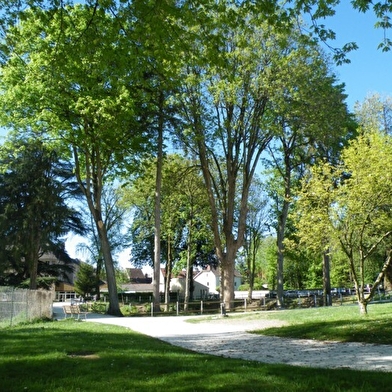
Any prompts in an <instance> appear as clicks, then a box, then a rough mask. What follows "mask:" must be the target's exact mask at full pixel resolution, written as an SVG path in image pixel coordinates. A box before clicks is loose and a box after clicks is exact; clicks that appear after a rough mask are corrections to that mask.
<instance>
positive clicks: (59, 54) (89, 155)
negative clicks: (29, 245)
mask: <svg viewBox="0 0 392 392" xmlns="http://www.w3.org/2000/svg"><path fill="white" fill-rule="evenodd" d="M127 27H129V26H125V25H124V24H122V23H120V20H119V19H118V18H113V17H111V16H109V15H108V14H106V13H105V10H104V9H102V8H100V7H99V4H98V3H96V4H95V5H94V6H89V5H79V6H75V7H74V8H66V9H59V10H57V9H55V10H51V11H48V12H41V11H40V10H39V9H30V10H27V11H26V12H25V13H24V15H23V18H22V20H21V22H20V23H19V24H17V25H15V26H13V27H11V28H10V29H9V30H8V31H7V44H8V53H6V54H7V61H6V63H5V64H4V65H3V67H2V70H1V76H2V78H1V90H2V92H3V93H2V95H1V107H2V116H1V120H2V124H3V125H6V126H8V127H14V128H17V129H20V130H25V129H32V130H34V131H35V132H37V133H46V134H49V135H50V136H51V137H54V138H55V139H57V140H58V141H60V143H58V145H60V144H62V145H63V146H64V148H65V149H67V148H68V147H70V150H71V153H72V161H73V164H74V171H75V175H76V178H77V180H78V182H79V185H80V188H81V190H82V191H83V193H84V195H85V198H86V201H87V204H88V207H89V210H90V213H91V214H92V216H93V218H94V222H95V225H96V228H97V232H98V235H99V240H100V244H101V247H102V253H103V259H104V262H105V271H106V280H107V283H108V290H109V308H108V313H109V314H112V315H121V312H120V308H119V302H118V296H117V287H116V281H115V270H114V265H113V258H112V253H111V247H110V241H109V238H108V233H107V227H106V225H105V222H104V220H103V216H102V192H103V187H104V184H105V182H106V181H107V180H108V178H110V176H111V175H112V174H113V173H114V172H115V170H116V169H119V168H120V166H124V165H132V162H133V159H134V153H135V151H139V150H140V148H141V146H143V142H144V141H143V139H142V138H141V137H140V133H137V132H136V130H137V129H138V128H137V126H136V123H135V117H134V110H133V103H134V100H135V97H134V96H133V95H132V93H134V92H135V91H134V90H133V88H132V80H133V79H132V78H133V77H135V75H134V74H133V72H132V70H133V69H136V70H137V69H138V68H137V67H136V68H132V66H133V65H135V64H132V62H131V60H132V59H135V58H136V57H135V56H134V54H135V53H132V49H133V47H132V46H131V45H129V40H128V38H126V37H125V34H123V32H124V29H125V28H127ZM135 72H136V71H135Z"/></svg>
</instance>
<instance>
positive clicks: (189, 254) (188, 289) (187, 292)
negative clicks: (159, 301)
mask: <svg viewBox="0 0 392 392" xmlns="http://www.w3.org/2000/svg"><path fill="white" fill-rule="evenodd" d="M188 229H189V233H188V246H187V257H186V275H185V298H184V311H185V312H187V311H188V307H189V298H190V292H191V279H192V273H193V268H192V263H191V258H192V251H191V250H192V246H191V239H192V224H189V225H188Z"/></svg>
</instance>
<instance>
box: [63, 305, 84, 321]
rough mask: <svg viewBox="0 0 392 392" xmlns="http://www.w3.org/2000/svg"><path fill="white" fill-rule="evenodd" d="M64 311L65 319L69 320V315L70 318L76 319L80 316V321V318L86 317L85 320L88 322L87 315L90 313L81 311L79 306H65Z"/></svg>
mask: <svg viewBox="0 0 392 392" xmlns="http://www.w3.org/2000/svg"><path fill="white" fill-rule="evenodd" d="M63 311H64V315H65V318H67V317H68V315H69V316H70V317H74V316H75V318H76V316H78V320H79V319H80V316H84V319H85V320H87V314H88V313H89V312H84V311H82V310H80V307H79V305H65V306H63Z"/></svg>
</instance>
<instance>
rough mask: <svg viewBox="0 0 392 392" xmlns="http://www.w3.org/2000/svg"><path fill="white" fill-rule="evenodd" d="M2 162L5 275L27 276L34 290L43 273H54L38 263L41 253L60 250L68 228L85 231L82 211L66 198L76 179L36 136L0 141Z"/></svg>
mask: <svg viewBox="0 0 392 392" xmlns="http://www.w3.org/2000/svg"><path fill="white" fill-rule="evenodd" d="M0 168H1V170H0V229H1V233H2V236H1V240H0V242H1V244H2V245H1V247H0V249H1V251H0V253H1V259H2V261H3V263H4V262H5V263H4V265H3V268H2V270H3V271H2V273H1V275H2V281H3V283H6V282H7V281H9V283H11V284H17V283H21V282H22V281H24V280H26V279H29V287H30V289H33V290H34V289H37V287H38V277H39V275H40V273H43V274H44V275H47V274H48V273H51V272H50V271H49V270H48V269H46V272H45V271H43V270H42V269H41V268H39V258H40V257H41V256H42V254H43V253H44V252H48V251H51V252H54V253H57V251H59V250H61V238H63V237H64V236H65V235H66V234H67V232H68V231H73V232H75V233H79V234H82V233H83V232H84V231H83V226H82V223H81V216H80V215H79V214H78V213H77V212H76V211H75V210H74V209H72V208H71V207H69V206H68V205H67V200H66V199H67V196H68V199H69V198H70V197H71V196H72V195H73V196H76V195H77V192H76V191H75V185H76V184H75V183H73V182H72V180H71V179H72V177H73V176H72V170H71V167H70V166H69V165H67V164H66V163H65V162H62V161H61V160H60V159H59V157H58V155H57V154H56V152H55V151H53V150H51V149H50V148H48V147H47V146H45V145H44V143H42V141H40V140H38V139H21V138H16V137H12V138H10V139H9V140H7V141H6V143H4V145H2V146H1V147H0ZM76 189H77V187H76ZM79 196H80V194H79ZM56 249H57V251H56ZM7 271H8V272H7ZM52 272H53V271H52ZM7 273H8V277H6V276H5V275H7ZM10 278H12V279H11V280H10ZM55 278H57V276H55Z"/></svg>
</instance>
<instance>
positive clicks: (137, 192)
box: [122, 155, 213, 269]
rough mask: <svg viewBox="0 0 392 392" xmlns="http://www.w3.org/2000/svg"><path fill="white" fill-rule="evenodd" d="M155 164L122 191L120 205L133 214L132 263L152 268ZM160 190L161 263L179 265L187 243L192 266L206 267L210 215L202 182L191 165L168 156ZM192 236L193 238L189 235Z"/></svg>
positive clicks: (209, 243) (145, 167) (196, 170)
mask: <svg viewBox="0 0 392 392" xmlns="http://www.w3.org/2000/svg"><path fill="white" fill-rule="evenodd" d="M154 174H155V164H154V161H146V162H145V164H144V172H142V173H140V175H139V176H138V177H137V178H136V179H135V180H134V181H133V182H132V184H131V186H130V187H127V188H126V187H123V188H122V199H123V201H122V202H123V204H124V205H126V206H128V207H129V208H131V209H132V210H133V220H132V225H131V237H132V260H131V261H132V263H133V264H134V265H141V266H142V265H145V264H147V263H149V264H150V265H152V261H153V244H154V241H153V234H154V221H153V214H154V203H153V200H154V190H155V178H154ZM162 177H163V180H162V190H161V250H162V254H161V260H162V261H163V262H167V260H168V252H167V251H168V249H169V248H170V251H171V255H172V257H173V259H172V261H173V262H176V263H181V262H182V265H181V268H180V269H182V268H183V267H184V266H185V265H186V262H184V253H186V252H185V249H186V246H187V244H188V243H189V242H191V243H192V249H193V259H194V263H195V264H196V263H200V264H202V265H203V263H208V262H209V259H210V258H211V256H210V255H211V253H212V250H213V244H212V239H211V233H210V231H209V222H210V214H209V209H208V204H207V200H206V193H205V190H204V189H205V188H204V186H203V181H202V178H201V176H200V174H199V173H198V169H197V167H196V166H195V165H194V163H193V162H191V161H188V160H186V159H184V158H183V157H180V156H179V155H167V156H166V158H165V160H164V163H163V173H162ZM191 233H192V235H190V234H191Z"/></svg>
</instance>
